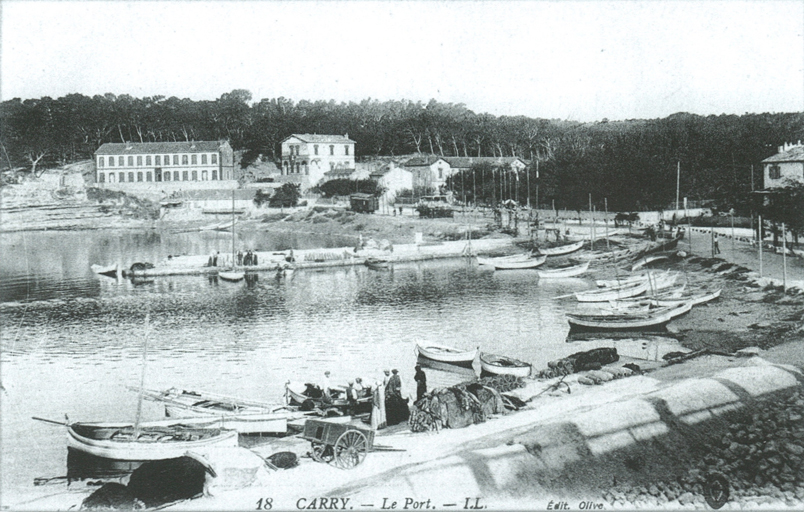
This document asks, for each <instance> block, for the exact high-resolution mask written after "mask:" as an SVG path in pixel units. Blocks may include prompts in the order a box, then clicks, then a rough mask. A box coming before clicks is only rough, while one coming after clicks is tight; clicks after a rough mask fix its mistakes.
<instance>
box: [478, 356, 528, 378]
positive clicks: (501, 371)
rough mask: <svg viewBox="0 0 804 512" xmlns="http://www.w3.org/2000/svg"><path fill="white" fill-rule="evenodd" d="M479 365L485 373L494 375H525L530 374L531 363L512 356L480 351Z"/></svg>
mask: <svg viewBox="0 0 804 512" xmlns="http://www.w3.org/2000/svg"><path fill="white" fill-rule="evenodd" d="M480 367H481V368H482V369H483V371H484V372H486V373H491V374H494V375H514V376H515V377H527V376H529V375H530V370H531V365H530V364H529V363H526V362H523V361H520V360H519V359H514V358H512V357H507V356H500V355H496V354H489V353H487V352H481V353H480Z"/></svg>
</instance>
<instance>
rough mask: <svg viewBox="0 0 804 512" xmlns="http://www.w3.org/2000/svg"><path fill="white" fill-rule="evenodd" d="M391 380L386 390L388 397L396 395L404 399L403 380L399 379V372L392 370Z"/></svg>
mask: <svg viewBox="0 0 804 512" xmlns="http://www.w3.org/2000/svg"><path fill="white" fill-rule="evenodd" d="M391 373H393V375H391V378H390V379H388V388H387V389H386V390H385V393H386V395H396V396H397V397H399V398H402V379H401V378H400V377H399V370H396V369H394V370H391Z"/></svg>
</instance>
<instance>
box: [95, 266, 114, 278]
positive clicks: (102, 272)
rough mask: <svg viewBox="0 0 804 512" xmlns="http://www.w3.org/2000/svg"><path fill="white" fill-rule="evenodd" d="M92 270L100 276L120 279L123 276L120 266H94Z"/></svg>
mask: <svg viewBox="0 0 804 512" xmlns="http://www.w3.org/2000/svg"><path fill="white" fill-rule="evenodd" d="M91 268H92V271H93V272H94V273H96V274H98V275H99V276H107V277H119V276H120V275H121V271H120V267H119V265H106V266H104V265H92V266H91Z"/></svg>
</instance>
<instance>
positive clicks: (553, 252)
mask: <svg viewBox="0 0 804 512" xmlns="http://www.w3.org/2000/svg"><path fill="white" fill-rule="evenodd" d="M581 247H583V240H581V241H578V242H575V243H572V244H569V245H562V246H560V247H550V248H549V249H539V254H544V255H545V256H561V255H563V254H570V253H572V252H575V251H579V250H580V249H581Z"/></svg>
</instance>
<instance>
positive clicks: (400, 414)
mask: <svg viewBox="0 0 804 512" xmlns="http://www.w3.org/2000/svg"><path fill="white" fill-rule="evenodd" d="M383 373H384V375H383V377H382V378H381V379H377V380H376V381H375V382H374V384H373V385H371V384H364V383H363V379H362V378H360V377H357V378H355V379H350V380H349V381H348V383H347V386H346V390H345V398H346V402H347V413H348V414H350V415H354V414H356V412H357V410H358V405H359V401H360V400H361V399H364V398H371V404H372V410H371V425H372V428H374V429H381V428H385V427H386V426H388V425H396V424H397V423H401V422H403V421H407V419H408V418H409V417H410V409H409V407H408V399H407V398H406V397H403V396H402V378H401V376H400V375H399V370H397V369H393V370H384V371H383ZM330 375H331V373H330V372H329V371H325V372H324V379H323V382H322V383H321V386H320V387H321V391H322V392H323V399H324V401H325V402H329V403H331V402H332V400H333V398H337V397H338V396H339V394H340V390H339V389H335V388H333V387H332V384H331V381H330ZM414 380H415V381H416V396H417V398H416V400H420V399H421V398H422V396H424V394H425V393H427V376H426V375H425V373H424V371H423V370H422V368H421V365H418V364H417V365H416V372H415V375H414Z"/></svg>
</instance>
